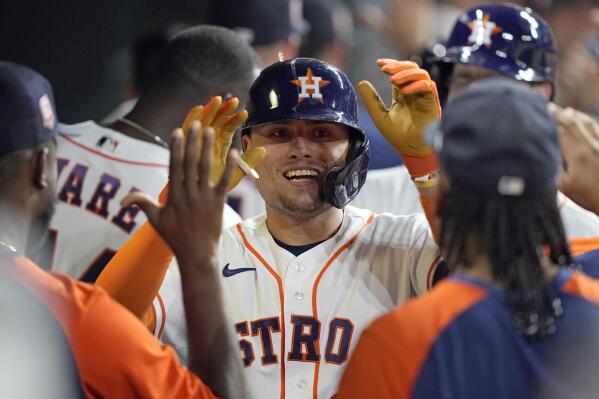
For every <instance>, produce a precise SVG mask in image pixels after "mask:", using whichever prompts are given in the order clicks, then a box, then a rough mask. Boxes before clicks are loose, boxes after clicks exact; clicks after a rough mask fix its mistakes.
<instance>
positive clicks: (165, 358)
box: [69, 292, 215, 399]
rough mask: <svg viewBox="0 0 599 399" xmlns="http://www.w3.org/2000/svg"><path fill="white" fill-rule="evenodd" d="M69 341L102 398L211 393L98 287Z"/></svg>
mask: <svg viewBox="0 0 599 399" xmlns="http://www.w3.org/2000/svg"><path fill="white" fill-rule="evenodd" d="M79 311H80V312H81V317H80V319H79V322H78V323H77V325H76V327H75V329H74V330H73V331H71V334H69V335H70V341H71V347H72V349H73V353H74V355H75V358H76V361H77V365H78V368H79V372H80V376H81V379H82V381H83V382H84V385H85V387H86V390H87V391H88V392H91V393H93V396H94V397H104V398H173V399H174V398H213V397H215V396H214V395H213V393H212V391H211V390H210V388H209V387H208V386H206V385H205V384H204V383H203V382H202V381H201V380H200V379H199V378H198V377H197V376H196V375H195V374H193V373H192V372H191V371H189V370H188V369H186V368H185V367H183V366H181V365H180V363H179V361H178V360H177V355H176V354H175V352H174V350H173V349H172V348H171V347H169V346H166V345H161V344H160V343H159V342H158V340H157V339H156V338H154V337H153V336H152V335H151V334H150V333H149V332H148V331H147V329H146V328H145V327H144V326H143V324H141V323H140V322H139V320H137V319H135V317H133V315H131V313H129V312H127V311H126V310H125V309H124V308H122V307H120V306H118V305H117V304H116V303H115V302H114V301H113V300H112V299H111V298H110V297H109V296H108V295H106V294H104V293H103V292H97V293H95V294H94V295H93V298H92V299H91V300H89V301H86V303H85V308H83V309H81V308H80V310H79Z"/></svg>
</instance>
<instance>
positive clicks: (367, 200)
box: [351, 165, 424, 215]
mask: <svg viewBox="0 0 599 399" xmlns="http://www.w3.org/2000/svg"><path fill="white" fill-rule="evenodd" d="M419 195H420V194H419V193H418V189H417V188H416V186H414V183H412V180H411V179H410V174H409V173H408V170H407V169H406V167H405V166H403V165H400V166H395V167H393V168H385V169H374V170H369V171H368V176H367V177H366V182H365V183H364V186H363V187H362V189H361V190H360V192H359V193H358V195H357V197H356V198H354V199H353V200H352V202H351V204H352V206H355V207H358V208H364V209H372V210H373V211H374V212H376V213H392V214H394V215H409V214H411V213H418V212H419V213H424V210H423V209H422V206H421V205H420V199H419Z"/></svg>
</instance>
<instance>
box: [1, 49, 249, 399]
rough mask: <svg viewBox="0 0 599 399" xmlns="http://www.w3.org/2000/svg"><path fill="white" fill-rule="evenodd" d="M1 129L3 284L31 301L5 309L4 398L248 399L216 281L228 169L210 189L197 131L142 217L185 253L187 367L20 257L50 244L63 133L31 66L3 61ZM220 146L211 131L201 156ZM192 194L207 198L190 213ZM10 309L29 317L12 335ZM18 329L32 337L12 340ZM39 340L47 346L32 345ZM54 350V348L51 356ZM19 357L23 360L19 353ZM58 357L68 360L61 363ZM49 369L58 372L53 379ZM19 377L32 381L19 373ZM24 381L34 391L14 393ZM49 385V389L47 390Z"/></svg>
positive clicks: (121, 317) (130, 322)
mask: <svg viewBox="0 0 599 399" xmlns="http://www.w3.org/2000/svg"><path fill="white" fill-rule="evenodd" d="M0 130H1V131H2V135H0V148H2V152H1V153H0V175H1V176H2V177H3V182H4V184H5V190H2V192H1V193H0V221H1V223H0V270H1V272H0V279H1V281H2V286H3V287H4V286H6V285H9V286H11V287H13V291H12V292H13V293H14V292H18V293H19V296H18V297H16V298H18V299H20V300H23V301H24V302H23V303H7V302H4V301H3V303H2V304H1V305H2V306H1V310H2V312H1V314H2V326H1V327H2V328H0V335H2V343H1V344H2V349H3V350H2V353H3V358H2V362H0V363H1V366H7V362H8V361H10V360H13V361H14V362H15V364H13V365H12V367H10V365H9V368H7V369H5V368H2V377H1V378H0V379H1V381H2V386H1V387H0V396H2V397H15V398H30V397H40V395H39V393H40V392H39V389H41V388H43V389H44V393H43V394H42V395H41V396H42V397H53V398H82V397H89V398H98V397H102V398H214V397H216V395H218V396H219V397H228V398H243V397H244V396H245V393H244V387H243V377H242V374H241V365H240V363H239V361H238V359H236V356H235V355H237V353H236V350H237V347H236V343H235V342H234V341H233V339H232V334H233V332H232V331H230V330H229V329H227V328H225V327H223V326H228V324H229V322H228V320H226V317H225V315H224V312H223V311H222V295H221V290H220V281H219V279H218V274H217V273H211V271H213V270H215V269H216V267H217V265H216V264H215V263H214V262H215V251H216V247H217V245H218V237H219V234H220V231H221V224H222V209H223V204H224V196H225V187H226V183H227V180H228V179H230V177H231V171H232V168H229V169H228V170H227V172H226V173H224V174H223V178H222V180H220V181H219V184H217V185H216V186H211V185H209V184H208V178H207V176H208V173H209V172H210V170H209V167H210V161H209V160H208V159H209V155H210V154H207V152H208V151H203V152H202V153H201V155H200V154H198V151H197V145H196V143H197V142H198V132H197V128H196V129H193V130H192V132H191V134H190V138H189V142H188V144H187V147H186V149H187V150H186V151H184V147H185V146H184V144H183V139H182V133H181V132H180V131H175V133H174V136H173V140H172V148H173V151H172V153H173V156H172V158H171V164H170V165H171V167H170V175H171V176H175V178H173V179H172V181H171V190H170V193H169V196H168V199H167V203H166V205H165V207H164V208H162V209H161V210H160V212H156V210H153V209H152V208H150V207H146V208H145V209H146V210H147V211H148V212H149V213H148V214H149V215H150V216H151V221H152V223H153V226H155V227H156V229H157V231H158V232H160V234H162V235H163V237H164V239H165V240H166V241H167V242H168V244H169V245H170V246H171V248H173V251H175V253H176V254H177V257H178V259H179V267H181V275H182V276H184V277H185V278H186V284H185V293H186V294H187V295H186V299H185V307H186V309H187V312H189V314H194V321H195V322H196V324H194V323H190V324H189V327H190V333H191V335H192V337H191V339H192V340H193V341H194V342H192V343H190V354H189V357H190V362H189V364H188V368H186V367H183V366H182V365H181V364H180V362H179V361H178V359H177V356H176V354H175V353H174V351H173V350H172V349H171V348H169V347H167V346H164V345H161V344H160V343H159V341H158V340H157V339H155V338H154V337H153V336H152V335H151V334H150V333H149V332H148V331H147V329H146V328H145V326H144V325H143V324H141V323H140V322H139V320H137V319H136V318H135V317H133V316H132V315H131V313H130V312H129V311H127V310H125V309H124V308H123V307H122V306H120V305H118V304H117V303H116V302H115V301H114V300H113V299H112V298H110V297H109V296H108V295H107V294H106V292H104V291H103V290H102V289H99V288H98V287H95V286H91V285H89V284H85V283H82V282H79V281H76V280H74V279H73V278H70V277H68V276H66V275H63V274H60V273H48V272H45V271H43V270H42V269H41V268H39V267H38V266H37V265H36V264H35V263H34V262H33V261H32V260H31V259H29V258H27V257H26V256H25V255H24V253H25V250H26V248H27V245H28V243H40V242H41V241H43V237H44V236H45V235H46V233H47V229H48V226H47V225H48V223H49V222H50V219H51V217H52V213H53V209H54V201H55V198H56V180H57V163H56V142H55V138H56V137H57V134H58V126H57V119H56V112H55V107H54V96H53V93H52V88H51V87H50V84H49V83H48V81H47V80H46V79H45V78H43V77H42V76H41V75H39V74H38V73H37V72H35V71H33V70H31V69H30V68H27V67H24V66H22V65H18V64H15V63H11V62H4V61H0ZM212 140H213V134H212V135H211V134H207V136H206V137H205V141H204V148H208V149H209V148H210V147H211V141H212ZM202 161H203V162H202ZM183 165H186V166H187V168H183ZM178 176H181V177H183V178H185V177H187V179H182V178H176V177H178ZM191 181H193V182H194V183H195V182H196V181H197V184H189V182H191ZM182 186H184V187H182ZM190 196H191V197H193V198H198V199H200V200H201V201H196V202H194V203H193V204H189V203H188V201H189V197H190ZM181 203H185V206H181ZM205 204H211V205H212V206H210V207H206V206H205ZM200 222H201V223H200ZM173 226H175V228H172V227H173ZM190 237H191V238H190ZM186 238H187V239H186ZM211 253H212V256H211ZM206 293H209V295H207V294H206ZM3 294H6V292H3ZM16 298H14V297H13V298H12V299H16ZM5 299H10V298H7V296H6V295H2V298H1V300H5ZM21 305H24V306H21ZM7 308H11V309H18V310H19V311H20V312H27V313H21V314H20V315H19V316H20V317H19V319H20V320H19V321H18V323H17V324H16V326H14V325H13V326H7V325H6V324H7V323H9V322H10V321H11V320H14V317H11V313H14V312H6V309H7ZM7 316H8V317H7ZM36 321H37V323H36ZM46 321H47V323H45V322H46ZM40 324H44V327H45V329H44V330H42V331H34V332H31V331H28V330H27V329H26V328H27V327H40ZM15 327H17V328H18V327H21V328H25V329H21V330H19V331H16V333H17V334H14V332H15V330H14V329H13V328H15ZM11 330H12V332H13V333H12V334H10V335H9V336H7V335H6V333H7V332H10V331H11ZM19 334H20V335H19ZM15 335H16V336H15ZM34 338H37V339H40V342H28V341H29V340H31V339H34ZM11 344H12V345H13V346H11V347H10V348H9V350H6V349H7V345H9V346H10V345H11ZM19 344H20V345H19ZM15 345H16V346H15ZM24 345H25V346H24ZM47 345H55V346H54V347H52V348H47V347H46V348H44V346H47ZM36 349H37V350H39V352H37V353H35V355H34V356H31V352H30V351H31V350H36ZM15 351H18V352H19V353H20V355H21V357H22V358H15V357H14V356H12V355H14V352H15ZM57 355H62V356H64V360H65V362H60V361H59V356H57ZM40 358H43V359H40ZM32 359H33V360H34V361H33V362H32V361H31V360H32ZM49 359H50V360H51V361H52V364H50V363H49V362H48V360H49ZM211 361H215V362H216V363H217V364H213V363H212V362H211ZM43 366H50V367H53V368H57V367H62V368H60V369H58V370H54V369H49V370H45V369H43ZM40 367H42V368H40ZM19 372H26V373H28V374H26V375H19V374H17V375H14V373H19ZM36 373H38V374H39V373H43V374H44V375H43V376H38V375H37V374H36ZM199 375H201V376H202V379H203V381H202V380H200V378H198V376H199ZM48 378H49V379H51V381H48V380H47V379H48ZM7 380H8V381H7ZM230 381H236V384H230V383H229V382H230ZM19 382H21V384H25V385H27V384H28V385H34V386H35V387H34V388H38V389H33V388H32V387H28V386H19V385H15V384H18V383H19ZM44 382H48V385H47V386H42V385H39V384H40V383H44ZM61 382H64V383H66V385H62V384H60V383H61ZM207 384H209V386H210V387H209V386H208V385H207ZM38 385H39V386H38ZM61 388H63V389H61ZM64 388H74V390H70V391H68V390H66V389H64ZM213 392H214V393H213ZM36 394H37V395H36Z"/></svg>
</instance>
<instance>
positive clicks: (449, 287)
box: [369, 279, 488, 345]
mask: <svg viewBox="0 0 599 399" xmlns="http://www.w3.org/2000/svg"><path fill="white" fill-rule="evenodd" d="M487 296H488V293H487V290H486V289H484V288H483V287H480V286H477V285H475V284H469V283H465V282H462V281H456V280H453V279H448V280H445V281H442V282H440V283H439V284H437V285H436V286H435V287H434V288H433V289H432V290H431V291H430V292H428V293H427V294H425V295H422V296H420V297H417V298H414V299H412V300H410V301H409V302H407V303H406V304H404V305H403V306H399V307H397V308H396V309H395V310H393V311H392V312H390V313H388V314H386V315H385V316H382V317H381V318H379V319H378V320H376V321H375V322H374V323H373V324H372V326H371V327H370V328H369V330H371V333H372V334H374V335H375V336H378V337H379V338H381V339H384V337H385V336H387V335H393V339H394V340H396V341H397V342H403V344H402V345H404V344H411V343H427V344H429V345H430V344H431V343H432V342H434V340H435V339H436V338H437V337H438V336H439V335H440V334H441V333H442V332H443V331H444V330H445V328H447V327H448V326H449V325H450V324H452V323H453V322H454V321H455V320H456V319H457V318H458V317H459V316H460V315H462V314H463V313H464V312H466V311H467V310H468V309H470V308H471V307H472V306H474V305H475V304H477V303H479V302H480V301H482V300H483V299H484V298H486V297H487Z"/></svg>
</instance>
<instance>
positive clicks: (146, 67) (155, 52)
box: [131, 24, 184, 93]
mask: <svg viewBox="0 0 599 399" xmlns="http://www.w3.org/2000/svg"><path fill="white" fill-rule="evenodd" d="M183 28H184V26H183V25H179V24H174V25H169V26H167V27H164V28H159V29H152V30H148V31H147V32H144V33H143V34H141V35H140V36H139V38H137V40H136V41H135V44H134V45H133V51H132V60H131V61H132V75H133V76H132V78H133V79H132V80H133V87H134V88H135V90H136V91H137V93H143V92H144V91H146V90H147V88H148V87H150V86H151V84H152V82H153V81H154V80H155V79H156V70H157V69H158V62H159V60H160V55H161V54H162V50H164V48H165V47H166V45H167V44H168V43H169V41H170V40H171V39H172V38H173V37H174V36H175V34H177V33H178V32H180V31H181V30H183Z"/></svg>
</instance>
